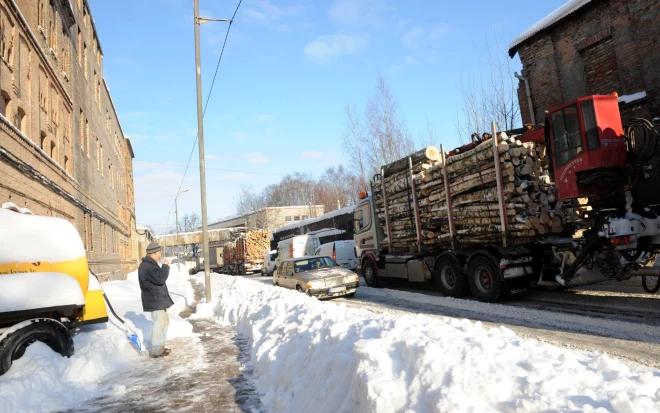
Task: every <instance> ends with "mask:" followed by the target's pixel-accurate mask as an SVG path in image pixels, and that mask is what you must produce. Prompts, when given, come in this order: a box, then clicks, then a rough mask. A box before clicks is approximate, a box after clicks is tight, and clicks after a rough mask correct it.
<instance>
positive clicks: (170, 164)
mask: <svg viewBox="0 0 660 413" xmlns="http://www.w3.org/2000/svg"><path fill="white" fill-rule="evenodd" d="M133 162H144V163H154V164H158V165H167V166H179V167H181V168H183V167H186V168H188V167H190V166H189V165H183V164H177V163H169V162H156V161H144V160H141V159H136V160H134V161H133ZM191 168H199V166H192V167H191ZM206 169H210V170H213V171H222V172H234V173H240V174H251V175H275V176H287V175H289V174H280V173H275V172H253V171H235V170H232V169H221V168H209V167H206ZM179 189H181V188H179Z"/></svg>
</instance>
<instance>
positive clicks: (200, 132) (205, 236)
mask: <svg viewBox="0 0 660 413" xmlns="http://www.w3.org/2000/svg"><path fill="white" fill-rule="evenodd" d="M193 13H194V25H195V71H196V75H197V140H198V141H199V142H198V145H199V186H200V192H201V195H202V240H203V242H204V246H203V254H204V284H205V286H206V302H207V303H209V302H211V300H212V299H213V298H212V296H211V272H210V270H209V229H208V220H207V215H206V165H205V163H204V111H203V109H202V58H201V53H200V50H199V26H200V25H202V24H204V23H206V22H209V21H226V22H230V23H231V20H229V19H211V18H202V17H199V0H193Z"/></svg>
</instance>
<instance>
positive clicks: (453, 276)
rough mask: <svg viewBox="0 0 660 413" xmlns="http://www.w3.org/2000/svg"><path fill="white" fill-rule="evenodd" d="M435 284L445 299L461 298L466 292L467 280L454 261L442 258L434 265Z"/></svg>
mask: <svg viewBox="0 0 660 413" xmlns="http://www.w3.org/2000/svg"><path fill="white" fill-rule="evenodd" d="M435 270H436V274H435V282H436V284H437V285H438V289H439V290H440V291H441V292H442V293H443V294H444V295H446V296H447V297H454V298H459V297H463V296H464V295H465V294H466V293H467V290H468V285H467V280H466V279H465V275H464V274H463V272H462V271H461V268H460V267H459V265H458V263H457V262H456V260H454V259H452V258H451V257H443V258H440V259H439V260H438V262H437V263H436V264H435Z"/></svg>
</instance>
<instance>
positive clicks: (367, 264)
mask: <svg viewBox="0 0 660 413" xmlns="http://www.w3.org/2000/svg"><path fill="white" fill-rule="evenodd" d="M362 276H363V277H364V281H365V282H366V283H367V286H369V287H373V288H378V287H380V282H379V280H378V275H377V274H376V267H375V266H374V263H373V261H371V260H370V259H367V260H365V261H364V264H363V265H362Z"/></svg>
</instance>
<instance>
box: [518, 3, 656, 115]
mask: <svg viewBox="0 0 660 413" xmlns="http://www.w3.org/2000/svg"><path fill="white" fill-rule="evenodd" d="M516 53H518V55H519V56H520V60H521V62H522V65H523V70H522V76H523V77H525V78H527V80H528V82H529V91H530V96H529V98H528V95H527V91H526V87H525V83H524V81H523V80H521V81H520V85H519V87H518V100H519V102H520V112H521V115H522V118H523V123H525V124H528V123H532V114H531V113H530V105H529V102H530V101H531V106H532V111H533V116H534V118H535V119H534V120H535V122H536V123H542V122H543V120H544V113H545V111H546V110H549V109H552V108H553V107H556V106H558V105H561V104H563V103H566V102H569V101H571V100H573V99H576V98H578V97H582V96H588V95H592V94H609V93H611V92H617V93H618V94H619V96H620V99H619V102H620V108H621V115H622V118H623V121H624V124H625V122H626V121H627V120H628V119H630V118H633V117H642V118H646V119H653V118H654V117H658V116H660V70H658V68H659V67H660V8H658V2H657V1H656V0H570V1H568V2H567V3H565V4H564V5H563V6H562V7H560V8H559V9H557V10H556V11H555V12H553V13H552V14H550V15H549V16H547V17H545V18H544V19H542V20H541V21H539V22H538V23H536V24H535V25H534V26H532V27H530V28H529V29H528V30H527V31H525V32H524V33H523V34H522V35H520V36H519V37H518V38H517V39H516V40H514V41H513V42H512V43H511V45H510V49H509V55H510V56H511V57H513V56H515V54H516Z"/></svg>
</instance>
